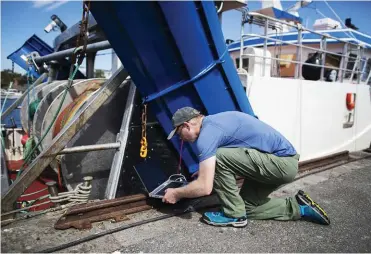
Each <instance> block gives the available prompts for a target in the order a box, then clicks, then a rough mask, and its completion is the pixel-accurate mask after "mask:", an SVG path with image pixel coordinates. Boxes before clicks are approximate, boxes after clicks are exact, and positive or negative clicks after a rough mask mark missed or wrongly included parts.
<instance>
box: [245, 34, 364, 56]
mask: <svg viewBox="0 0 371 254" xmlns="http://www.w3.org/2000/svg"><path fill="white" fill-rule="evenodd" d="M250 36H254V37H259V38H262V39H267V40H272V41H275V42H282V43H284V44H288V45H292V46H296V47H302V48H306V49H311V50H315V51H320V52H325V53H329V54H331V55H335V56H340V57H346V58H348V59H355V60H357V57H352V56H347V55H344V54H338V53H334V52H331V51H328V50H324V49H320V48H314V47H309V46H305V45H299V44H296V43H291V42H287V41H284V40H280V39H275V38H272V37H269V36H264V35H260V34H244V35H243V36H242V37H250ZM362 61H364V60H362Z"/></svg>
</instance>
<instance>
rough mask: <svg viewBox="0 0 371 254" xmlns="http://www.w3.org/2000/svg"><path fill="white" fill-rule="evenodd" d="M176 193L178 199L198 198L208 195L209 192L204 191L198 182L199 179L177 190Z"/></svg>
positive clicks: (203, 187) (203, 186) (202, 185)
mask: <svg viewBox="0 0 371 254" xmlns="http://www.w3.org/2000/svg"><path fill="white" fill-rule="evenodd" d="M176 193H177V196H178V198H179V199H181V198H198V197H202V196H206V195H209V194H210V192H208V191H207V190H206V189H205V185H204V184H203V183H202V182H201V181H199V179H198V180H195V181H193V182H191V183H189V184H188V185H187V186H184V187H181V188H177V189H176Z"/></svg>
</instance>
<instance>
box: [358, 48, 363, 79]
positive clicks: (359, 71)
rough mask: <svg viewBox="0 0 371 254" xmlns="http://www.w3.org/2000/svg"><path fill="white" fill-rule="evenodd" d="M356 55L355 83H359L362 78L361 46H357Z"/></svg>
mask: <svg viewBox="0 0 371 254" xmlns="http://www.w3.org/2000/svg"><path fill="white" fill-rule="evenodd" d="M358 55H359V61H358V72H357V84H360V83H361V78H362V73H363V70H362V58H363V47H362V46H359V47H358Z"/></svg>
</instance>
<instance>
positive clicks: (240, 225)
mask: <svg viewBox="0 0 371 254" xmlns="http://www.w3.org/2000/svg"><path fill="white" fill-rule="evenodd" d="M202 219H203V221H204V222H206V223H207V224H209V225H212V226H217V227H226V226H233V227H235V228H243V227H246V226H247V220H245V221H238V222H228V223H215V222H212V221H209V220H206V219H204V218H202Z"/></svg>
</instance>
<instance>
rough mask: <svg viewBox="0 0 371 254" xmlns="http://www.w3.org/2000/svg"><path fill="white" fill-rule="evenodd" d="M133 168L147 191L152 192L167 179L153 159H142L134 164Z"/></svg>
mask: <svg viewBox="0 0 371 254" xmlns="http://www.w3.org/2000/svg"><path fill="white" fill-rule="evenodd" d="M134 170H135V171H136V172H137V174H138V176H139V178H140V180H141V181H142V183H143V185H144V187H145V188H146V189H147V191H148V193H150V192H152V191H153V190H154V189H156V188H157V187H158V186H160V185H161V184H162V183H163V182H165V181H166V180H167V179H168V177H166V175H165V173H164V172H163V171H162V169H161V168H160V166H159V165H158V163H156V162H155V161H148V160H147V161H143V162H141V163H139V164H137V165H135V166H134Z"/></svg>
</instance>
